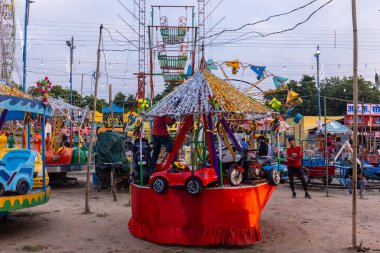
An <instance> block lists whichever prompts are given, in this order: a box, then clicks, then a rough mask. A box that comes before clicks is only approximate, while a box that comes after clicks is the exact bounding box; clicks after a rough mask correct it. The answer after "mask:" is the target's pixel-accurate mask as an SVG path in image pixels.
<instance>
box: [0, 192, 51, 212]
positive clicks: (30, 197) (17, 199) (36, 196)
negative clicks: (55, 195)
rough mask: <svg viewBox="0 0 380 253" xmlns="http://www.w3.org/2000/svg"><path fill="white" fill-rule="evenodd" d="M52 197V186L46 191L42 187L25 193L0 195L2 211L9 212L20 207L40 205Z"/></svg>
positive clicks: (0, 209) (0, 210)
mask: <svg viewBox="0 0 380 253" xmlns="http://www.w3.org/2000/svg"><path fill="white" fill-rule="evenodd" d="M49 199H50V187H47V188H46V192H45V191H42V190H41V189H37V190H31V191H29V192H28V194H25V195H9V196H7V195H5V196H0V213H8V212H11V211H16V210H20V209H25V208H29V207H34V206H39V205H43V204H45V203H47V202H48V201H49Z"/></svg>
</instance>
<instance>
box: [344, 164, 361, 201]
mask: <svg viewBox="0 0 380 253" xmlns="http://www.w3.org/2000/svg"><path fill="white" fill-rule="evenodd" d="M357 175H358V177H357V180H358V181H357V182H358V189H359V192H360V194H362V193H363V191H364V189H365V186H366V185H367V180H366V178H365V177H364V176H363V175H362V169H361V168H360V166H359V164H358V169H357ZM352 177H353V169H352V168H350V169H348V170H347V172H346V175H345V176H344V178H345V179H346V184H347V188H348V192H349V193H350V194H352V188H353V178H352Z"/></svg>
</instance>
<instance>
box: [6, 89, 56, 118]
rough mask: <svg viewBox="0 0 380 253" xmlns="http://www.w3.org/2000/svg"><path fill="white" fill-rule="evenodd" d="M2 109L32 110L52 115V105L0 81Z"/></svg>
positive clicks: (32, 111)
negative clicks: (45, 103)
mask: <svg viewBox="0 0 380 253" xmlns="http://www.w3.org/2000/svg"><path fill="white" fill-rule="evenodd" d="M0 109H5V110H8V111H21V112H31V113H37V114H45V115H46V116H50V114H51V107H50V106H45V105H44V104H43V103H42V102H41V101H39V100H36V99H33V98H32V97H31V96H29V95H28V94H25V93H23V92H22V91H20V90H19V89H17V88H15V87H10V86H8V85H5V84H2V83H0Z"/></svg>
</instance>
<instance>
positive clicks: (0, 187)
mask: <svg viewBox="0 0 380 253" xmlns="http://www.w3.org/2000/svg"><path fill="white" fill-rule="evenodd" d="M4 191H5V189H4V185H3V184H2V183H0V196H1V195H3V194H4Z"/></svg>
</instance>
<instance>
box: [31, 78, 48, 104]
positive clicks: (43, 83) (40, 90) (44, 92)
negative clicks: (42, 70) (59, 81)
mask: <svg viewBox="0 0 380 253" xmlns="http://www.w3.org/2000/svg"><path fill="white" fill-rule="evenodd" d="M36 86H37V87H36V88H35V89H34V93H35V94H40V95H41V96H42V98H41V101H42V103H43V104H44V105H48V104H49V102H48V98H49V95H48V92H49V91H50V90H51V87H52V86H53V84H52V83H51V82H50V80H49V78H48V77H47V76H46V77H45V78H44V79H42V80H40V81H38V82H36Z"/></svg>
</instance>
